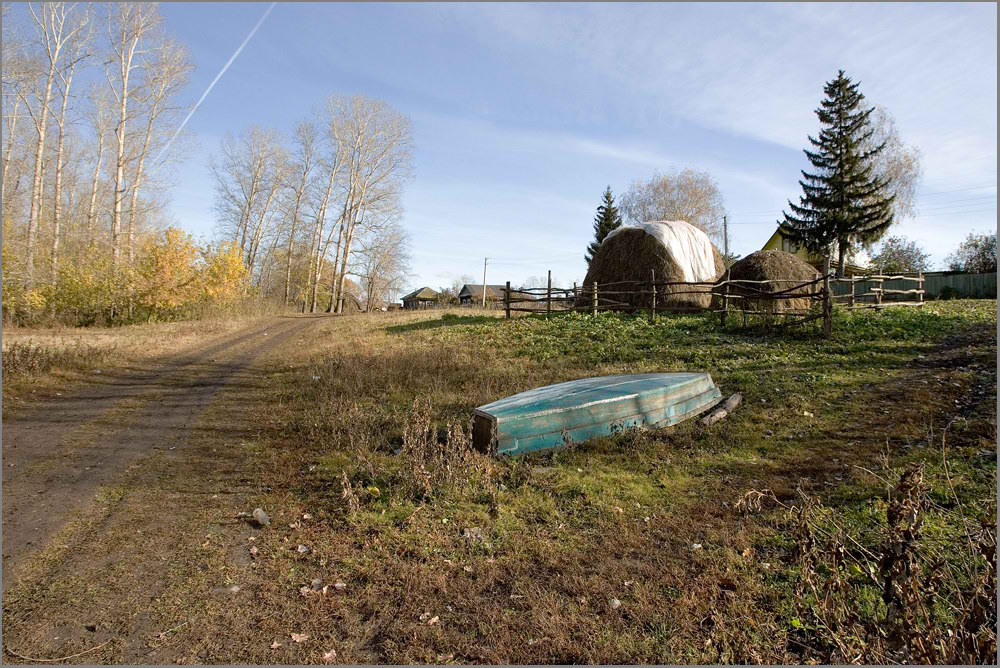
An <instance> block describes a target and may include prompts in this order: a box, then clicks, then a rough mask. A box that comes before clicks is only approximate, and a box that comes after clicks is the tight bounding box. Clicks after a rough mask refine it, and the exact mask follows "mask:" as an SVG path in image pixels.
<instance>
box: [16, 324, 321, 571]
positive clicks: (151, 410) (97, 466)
mask: <svg viewBox="0 0 1000 668" xmlns="http://www.w3.org/2000/svg"><path fill="white" fill-rule="evenodd" d="M320 320H322V318H317V317H288V318H274V319H272V320H269V321H267V322H265V323H263V324H261V323H256V324H255V325H253V326H250V327H248V328H247V329H245V330H243V331H240V332H238V333H236V334H233V335H229V336H226V337H224V338H223V339H221V340H216V341H214V342H212V343H210V344H208V345H206V346H204V347H203V348H201V349H199V350H196V351H195V352H192V353H189V354H186V355H183V356H181V357H178V358H174V359H171V360H165V361H164V362H163V363H162V364H160V365H156V367H155V368H154V369H147V370H138V371H126V372H122V373H109V374H102V375H101V376H99V377H96V378H95V383H94V384H93V385H90V386H88V387H85V388H82V389H80V390H78V391H76V392H74V393H72V394H70V395H68V396H64V397H59V398H58V399H51V400H46V401H44V403H40V404H39V405H38V406H35V407H33V408H30V409H29V410H27V411H23V412H22V413H21V414H19V415H18V416H17V417H15V418H11V419H8V420H4V423H3V434H2V435H3V439H2V440H3V588H4V591H6V590H7V589H8V588H9V587H10V586H11V585H12V584H13V583H14V580H13V579H12V578H14V579H16V578H17V576H18V572H19V568H20V566H21V565H22V564H23V563H24V562H25V560H26V559H28V558H30V556H31V555H32V554H35V553H37V552H38V551H39V550H41V549H42V548H43V547H44V546H45V545H46V544H47V542H48V541H50V540H51V538H52V536H53V535H54V534H55V533H56V532H57V531H58V530H59V529H60V528H61V527H62V526H64V525H65V523H66V522H67V520H68V519H69V518H70V517H71V516H72V515H73V513H74V512H75V511H77V510H79V509H81V508H83V507H84V506H86V505H87V504H89V503H92V502H93V501H94V498H95V494H97V493H98V492H99V491H100V489H101V488H102V487H103V486H113V485H114V483H115V480H116V479H117V478H118V477H120V476H121V475H122V474H123V473H124V472H125V471H126V470H127V469H128V468H129V467H130V466H132V465H134V464H135V463H137V462H138V461H139V460H140V459H142V458H143V457H144V456H147V455H149V454H152V453H153V452H154V451H155V450H157V449H163V450H173V449H178V450H182V449H183V448H184V446H185V444H186V443H187V441H188V439H189V437H190V435H191V426H192V425H193V424H194V423H195V422H196V421H197V419H198V416H199V415H200V414H201V413H202V411H203V410H204V409H205V408H206V407H207V406H208V404H209V403H210V402H211V401H212V399H213V397H215V395H216V394H217V393H218V392H219V391H220V390H223V389H225V388H227V386H229V385H230V384H231V383H232V382H233V379H234V377H235V376H236V375H237V374H238V373H239V372H240V371H241V370H244V369H246V368H247V367H248V366H249V365H250V364H251V363H252V362H253V361H254V360H255V359H256V358H258V357H260V356H262V355H263V354H265V353H266V352H267V351H268V350H269V349H271V348H272V347H275V346H277V345H279V344H281V343H282V342H284V341H286V340H288V339H289V338H290V337H292V336H294V335H296V334H299V333H301V332H303V331H304V330H306V329H308V328H309V327H310V326H311V325H312V324H314V323H316V322H318V321H320Z"/></svg>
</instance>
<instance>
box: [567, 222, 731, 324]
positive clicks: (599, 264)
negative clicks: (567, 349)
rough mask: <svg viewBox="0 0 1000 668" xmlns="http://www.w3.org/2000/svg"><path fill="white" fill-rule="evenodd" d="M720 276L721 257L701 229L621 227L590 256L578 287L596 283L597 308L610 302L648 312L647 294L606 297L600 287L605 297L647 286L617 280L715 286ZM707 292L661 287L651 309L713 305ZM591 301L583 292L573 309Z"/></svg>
mask: <svg viewBox="0 0 1000 668" xmlns="http://www.w3.org/2000/svg"><path fill="white" fill-rule="evenodd" d="M724 271H725V265H724V263H723V260H722V255H721V254H720V253H719V251H718V249H717V248H716V247H715V246H714V245H713V244H712V242H711V241H710V240H709V238H708V237H707V236H706V235H705V233H704V232H702V231H701V230H700V229H698V228H696V227H695V226H694V225H691V224H689V223H686V222H683V221H657V222H649V223H641V224H639V225H627V226H623V227H620V228H618V229H616V230H614V231H613V232H612V233H611V234H609V235H608V236H607V238H605V239H604V242H603V243H602V244H601V245H600V247H599V248H598V249H597V252H596V253H594V257H593V259H592V260H591V261H590V268H589V269H588V270H587V276H586V278H584V279H583V285H584V288H587V287H590V286H592V285H593V284H594V282H595V281H596V282H597V293H598V297H599V298H600V300H601V304H602V305H603V304H605V303H606V300H612V301H616V302H620V303H625V304H627V305H629V306H631V307H633V308H648V307H649V306H650V302H651V300H652V296H651V295H648V294H618V295H616V294H608V295H607V296H606V297H605V296H604V295H602V288H603V289H604V290H607V291H608V292H609V293H614V292H626V291H637V290H641V291H648V290H649V287H648V285H641V284H624V285H614V284H615V283H617V282H620V281H636V282H639V283H647V282H648V281H650V280H651V279H652V278H653V277H654V276H655V277H656V280H657V281H684V282H702V281H704V282H707V283H715V282H716V281H718V279H719V277H720V276H721V275H722V274H723V272H724ZM605 285H607V287H606V288H605V287H604V286H605ZM711 289H712V286H711V285H703V286H687V285H671V286H660V287H659V288H657V297H656V304H657V307H658V308H663V307H666V308H668V309H669V308H676V309H679V310H684V309H691V308H707V307H708V306H709V305H710V303H711V300H712V295H711ZM678 293H680V294H678ZM684 293H686V294H684ZM591 299H592V296H591V293H588V292H586V291H585V292H584V293H583V294H581V296H580V297H579V298H578V299H577V301H576V305H577V307H587V306H589V305H590V304H591Z"/></svg>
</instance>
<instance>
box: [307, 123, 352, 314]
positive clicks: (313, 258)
mask: <svg viewBox="0 0 1000 668" xmlns="http://www.w3.org/2000/svg"><path fill="white" fill-rule="evenodd" d="M337 121H338V119H337V118H336V116H334V115H332V114H331V115H330V116H328V118H327V121H326V123H327V136H326V149H327V150H326V155H325V156H324V157H323V159H322V160H321V161H320V164H321V168H322V170H323V179H324V182H325V183H326V187H325V188H324V190H323V193H322V195H321V196H320V199H319V201H318V206H317V207H316V211H315V225H314V227H313V235H312V239H313V240H312V247H311V250H310V256H309V257H310V273H309V284H310V288H311V290H310V294H309V312H310V313H315V312H316V305H317V301H318V299H319V283H320V280H321V278H322V273H323V265H324V264H325V263H326V256H327V253H328V252H329V249H330V241H331V239H332V235H333V230H334V229H336V228H337V227H338V226H341V225H342V223H343V214H341V216H340V217H338V218H337V221H336V222H335V223H334V225H332V226H331V227H330V228H329V232H326V230H327V227H326V216H327V212H328V211H329V207H330V198H331V197H332V196H333V194H334V189H335V187H336V186H337V179H338V177H339V176H340V173H341V168H342V167H343V165H344V158H345V155H346V152H345V148H344V144H343V141H342V139H341V134H340V129H339V127H338V126H337ZM324 233H325V238H324Z"/></svg>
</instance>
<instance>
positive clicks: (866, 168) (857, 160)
mask: <svg viewBox="0 0 1000 668" xmlns="http://www.w3.org/2000/svg"><path fill="white" fill-rule="evenodd" d="M823 92H824V93H825V94H826V99H824V100H823V101H822V102H821V103H820V108H819V109H817V110H816V115H817V116H818V117H819V120H820V123H821V124H822V128H821V129H820V133H819V139H813V138H812V137H809V142H810V143H811V144H812V145H813V146H814V147H816V151H815V152H813V151H809V150H806V151H804V152H805V154H806V157H808V158H809V162H811V163H812V164H813V166H814V167H816V173H814V174H810V173H808V172H806V171H804V170H803V172H802V176H803V177H804V180H803V181H799V185H801V186H802V191H803V193H804V194H803V196H802V197H800V198H799V205H798V206H796V205H795V204H792V203H791V201H789V202H788V205H789V206H790V207H791V209H792V213H791V214H788V213H785V214H784V217H785V220H784V226H785V231H786V235H787V236H788V237H789V238H790V239H792V240H793V241H796V242H798V243H801V244H803V245H804V246H805V247H806V248H807V249H808V250H810V251H811V252H814V253H827V252H830V249H831V247H832V245H833V244H834V243H836V244H837V246H838V248H839V258H838V267H837V274H838V276H843V274H844V266H845V264H846V262H847V259H848V257H849V255H850V250H851V246H852V244H855V243H871V242H874V241H877V240H878V239H879V238H880V237H882V235H884V234H885V232H886V230H888V229H889V226H890V225H892V201H893V196H891V195H889V194H888V190H887V187H886V186H887V185H888V184H887V183H886V182H885V181H884V180H882V179H880V178H878V177H877V176H875V174H874V173H873V167H874V160H873V158H874V157H875V156H877V155H878V154H879V153H880V152H881V151H882V150H883V149H884V148H885V144H882V145H880V146H876V147H875V148H874V149H872V150H869V151H865V150H864V149H863V148H862V146H863V145H864V142H865V141H867V140H868V139H869V138H870V137H871V135H872V129H871V127H870V126H869V122H868V116H869V115H870V114H871V113H872V111H873V109H868V110H864V109H863V108H862V107H861V102H862V100H864V95H862V94H861V93H860V92H859V91H858V84H856V83H852V82H851V79H850V78H849V77H847V76H845V75H844V71H843V70H840V72H838V74H837V78H836V79H834V80H833V81H830V82H829V83H827V84H826V85H825V86H824V87H823Z"/></svg>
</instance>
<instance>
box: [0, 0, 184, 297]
mask: <svg viewBox="0 0 1000 668" xmlns="http://www.w3.org/2000/svg"><path fill="white" fill-rule="evenodd" d="M191 70H192V65H191V61H190V59H189V56H188V53H187V50H186V49H185V48H184V47H183V46H182V45H181V44H178V43H177V42H176V41H174V40H173V39H171V37H170V36H169V35H168V34H167V32H166V31H165V29H164V25H163V19H162V17H161V15H160V13H159V9H158V7H157V5H156V4H155V3H133V2H118V3H99V4H91V3H67V2H43V3H28V4H24V5H20V4H18V5H10V4H7V3H5V4H4V5H3V153H2V155H3V173H2V178H3V184H2V192H3V202H2V203H3V220H4V229H3V235H4V258H3V260H4V273H5V278H6V279H7V280H8V282H9V281H10V280H11V279H12V278H15V280H16V282H17V283H18V284H20V285H21V286H22V289H23V290H25V291H31V290H32V289H33V288H34V287H35V286H37V285H39V284H40V283H50V284H54V283H55V282H56V280H57V278H58V275H59V272H60V268H61V266H62V265H63V264H65V263H67V262H68V263H72V262H76V261H77V260H79V259H80V258H84V257H88V258H89V257H92V256H93V255H94V254H95V253H97V254H104V253H106V254H107V256H108V257H109V258H110V264H111V267H112V271H117V270H118V269H119V267H120V266H121V265H122V264H123V263H126V264H128V265H132V264H133V263H134V262H136V259H137V258H136V255H137V253H138V252H139V249H140V248H141V245H142V241H143V239H144V238H147V237H148V236H149V234H151V233H153V232H155V231H156V230H157V228H159V227H161V226H162V212H163V198H162V194H163V189H164V186H165V185H166V180H167V177H168V174H169V170H168V169H165V167H166V166H167V165H168V163H169V162H170V161H171V160H172V159H174V158H176V157H177V155H178V153H177V151H173V152H172V153H169V152H166V151H164V150H163V149H164V147H165V146H166V145H167V143H168V142H170V141H171V139H172V138H173V137H174V135H175V134H176V133H177V130H178V128H179V126H180V121H181V119H182V116H183V112H184V111H185V110H184V109H183V108H182V106H181V105H180V103H179V98H180V94H181V92H182V91H183V89H184V87H185V86H186V84H187V82H188V77H189V74H190V72H191ZM46 269H47V270H48V272H46Z"/></svg>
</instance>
